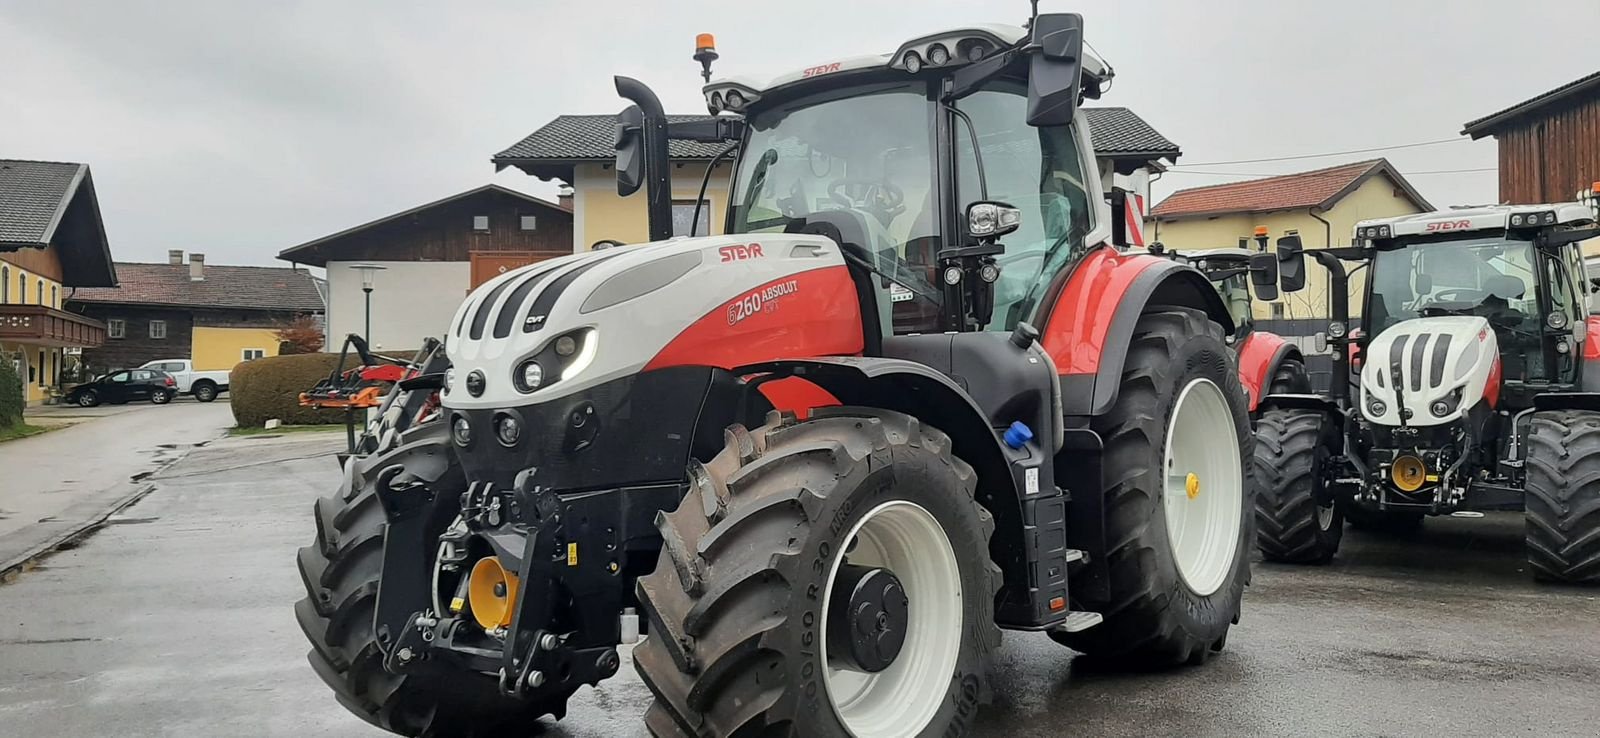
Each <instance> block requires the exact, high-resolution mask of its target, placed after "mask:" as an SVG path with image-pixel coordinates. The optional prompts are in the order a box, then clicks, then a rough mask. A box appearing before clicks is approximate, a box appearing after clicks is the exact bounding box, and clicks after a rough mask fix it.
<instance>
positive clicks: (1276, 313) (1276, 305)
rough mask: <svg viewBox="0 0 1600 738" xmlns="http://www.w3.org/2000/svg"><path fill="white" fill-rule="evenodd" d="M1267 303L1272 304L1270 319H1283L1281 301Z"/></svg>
mask: <svg viewBox="0 0 1600 738" xmlns="http://www.w3.org/2000/svg"><path fill="white" fill-rule="evenodd" d="M1268 304H1270V305H1272V319H1273V320H1283V303H1281V302H1273V303H1268Z"/></svg>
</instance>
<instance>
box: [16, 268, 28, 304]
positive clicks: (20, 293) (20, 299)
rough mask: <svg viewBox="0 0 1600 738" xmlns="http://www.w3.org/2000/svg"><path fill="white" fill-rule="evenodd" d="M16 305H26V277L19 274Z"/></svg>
mask: <svg viewBox="0 0 1600 738" xmlns="http://www.w3.org/2000/svg"><path fill="white" fill-rule="evenodd" d="M17 304H18V305H26V304H28V275H26V274H23V273H20V272H19V273H18V274H17Z"/></svg>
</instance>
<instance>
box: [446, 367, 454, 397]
mask: <svg viewBox="0 0 1600 738" xmlns="http://www.w3.org/2000/svg"><path fill="white" fill-rule="evenodd" d="M455 386H456V368H455V367H450V368H449V369H446V370H444V391H445V392H447V393H448V392H449V391H450V389H451V388H453V387H455Z"/></svg>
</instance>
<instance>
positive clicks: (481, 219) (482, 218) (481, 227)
mask: <svg viewBox="0 0 1600 738" xmlns="http://www.w3.org/2000/svg"><path fill="white" fill-rule="evenodd" d="M472 230H475V231H487V230H489V216H487V215H474V216H472Z"/></svg>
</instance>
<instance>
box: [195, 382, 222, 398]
mask: <svg viewBox="0 0 1600 738" xmlns="http://www.w3.org/2000/svg"><path fill="white" fill-rule="evenodd" d="M189 391H190V393H191V394H193V395H194V399H196V400H199V401H201V402H211V401H212V400H215V399H217V386H216V385H214V384H212V383H210V382H195V383H194V386H193V387H191V388H189Z"/></svg>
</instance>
